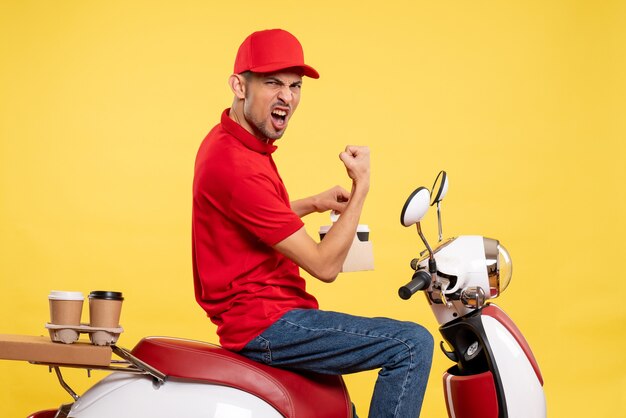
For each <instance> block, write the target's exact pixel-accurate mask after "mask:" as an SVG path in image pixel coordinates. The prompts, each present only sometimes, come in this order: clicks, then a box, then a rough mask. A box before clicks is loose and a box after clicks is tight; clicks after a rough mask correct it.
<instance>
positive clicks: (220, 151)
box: [192, 109, 318, 350]
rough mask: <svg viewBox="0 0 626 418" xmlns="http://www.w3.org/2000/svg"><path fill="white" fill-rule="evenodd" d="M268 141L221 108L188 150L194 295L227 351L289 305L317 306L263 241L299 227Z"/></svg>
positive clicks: (296, 274) (294, 270) (288, 264)
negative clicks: (192, 154) (192, 159)
mask: <svg viewBox="0 0 626 418" xmlns="http://www.w3.org/2000/svg"><path fill="white" fill-rule="evenodd" d="M271 142H273V141H271ZM271 142H270V143H265V142H262V141H261V140H259V139H258V138H256V137H255V136H253V135H252V134H250V133H249V132H248V131H246V130H245V129H244V128H242V127H241V126H240V125H239V124H237V123H235V122H234V121H233V120H232V119H230V117H229V116H228V109H227V110H225V111H224V113H223V114H222V119H221V123H220V124H219V125H217V126H216V127H214V128H213V129H212V130H211V132H209V134H208V135H207V136H206V138H205V139H204V141H203V142H202V145H200V149H199V150H198V155H197V157H196V165H195V176H194V181H193V217H192V241H193V244H192V245H193V274H194V286H195V293H196V300H197V301H198V303H199V304H200V306H202V308H204V310H205V311H206V312H207V314H208V316H209V317H210V318H211V321H213V323H215V324H216V325H217V333H218V335H219V337H220V343H221V344H222V346H224V347H225V348H228V349H231V350H240V349H242V348H243V347H244V346H245V345H246V344H247V343H248V342H249V341H250V340H251V339H252V338H254V337H256V336H257V335H259V334H260V333H262V332H263V331H264V330H265V329H266V328H267V327H269V326H270V325H272V324H273V323H274V321H276V320H277V319H278V318H280V317H281V316H282V315H283V314H284V313H285V312H287V311H289V310H291V309H294V308H317V307H318V304H317V301H316V300H315V298H314V297H313V296H311V295H310V294H308V293H307V292H306V290H305V281H304V279H303V278H302V277H301V276H300V271H299V268H298V266H297V265H296V264H295V263H294V262H293V261H291V260H289V259H288V258H287V257H285V256H284V255H282V254H281V253H279V252H277V251H275V250H274V249H273V248H272V247H271V246H272V245H274V244H276V243H278V242H280V241H282V240H283V239H285V238H287V237H288V236H290V235H291V234H293V233H294V232H296V231H297V230H298V229H300V228H301V227H302V226H303V223H302V220H301V219H300V218H299V217H298V215H296V214H295V213H294V212H293V211H292V210H291V206H290V202H289V196H288V194H287V190H286V189H285V185H284V184H283V182H282V180H281V178H280V176H279V175H278V171H277V169H276V165H275V164H274V160H273V159H272V153H273V152H274V151H275V150H276V147H275V146H274V145H273V144H272V143H271Z"/></svg>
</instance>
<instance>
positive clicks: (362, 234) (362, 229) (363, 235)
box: [319, 224, 370, 241]
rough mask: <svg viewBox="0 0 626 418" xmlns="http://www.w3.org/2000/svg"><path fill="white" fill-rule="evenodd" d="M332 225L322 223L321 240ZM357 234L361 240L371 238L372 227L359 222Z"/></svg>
mask: <svg viewBox="0 0 626 418" xmlns="http://www.w3.org/2000/svg"><path fill="white" fill-rule="evenodd" d="M331 227H332V225H322V226H320V229H319V235H320V241H321V240H323V239H324V237H325V236H326V234H327V233H328V231H329V230H330V228H331ZM356 236H357V238H358V239H359V241H369V240H370V228H369V226H368V225H363V224H359V225H358V226H357V228H356Z"/></svg>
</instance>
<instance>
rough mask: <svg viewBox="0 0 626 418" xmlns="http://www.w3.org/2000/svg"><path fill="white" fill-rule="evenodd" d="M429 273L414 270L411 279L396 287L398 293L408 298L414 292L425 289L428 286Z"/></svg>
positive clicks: (405, 298) (403, 297)
mask: <svg viewBox="0 0 626 418" xmlns="http://www.w3.org/2000/svg"><path fill="white" fill-rule="evenodd" d="M430 280H431V279H430V274H428V273H427V272H426V271H424V270H419V271H416V272H415V274H413V280H411V281H410V282H408V283H407V284H405V285H404V286H402V287H401V288H400V289H398V295H399V296H400V297H401V298H402V299H404V300H407V299H410V298H411V296H413V295H414V294H415V292H417V291H419V290H424V289H427V288H428V286H430Z"/></svg>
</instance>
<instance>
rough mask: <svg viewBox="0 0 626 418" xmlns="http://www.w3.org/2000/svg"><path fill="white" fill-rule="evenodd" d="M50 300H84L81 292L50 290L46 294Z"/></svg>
mask: <svg viewBox="0 0 626 418" xmlns="http://www.w3.org/2000/svg"><path fill="white" fill-rule="evenodd" d="M48 299H50V300H85V297H84V296H83V292H67V291H64V290H51V291H50V293H49V294H48Z"/></svg>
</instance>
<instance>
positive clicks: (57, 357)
mask: <svg viewBox="0 0 626 418" xmlns="http://www.w3.org/2000/svg"><path fill="white" fill-rule="evenodd" d="M0 359H4V360H24V361H30V362H38V363H45V364H67V365H78V366H108V365H109V364H110V363H111V347H108V346H95V345H92V344H89V343H86V342H76V343H73V344H62V343H53V342H52V341H50V337H42V336H39V337H36V336H32V335H11V334H0Z"/></svg>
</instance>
